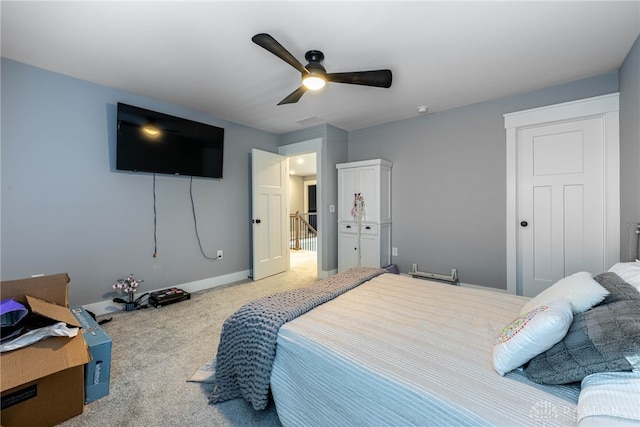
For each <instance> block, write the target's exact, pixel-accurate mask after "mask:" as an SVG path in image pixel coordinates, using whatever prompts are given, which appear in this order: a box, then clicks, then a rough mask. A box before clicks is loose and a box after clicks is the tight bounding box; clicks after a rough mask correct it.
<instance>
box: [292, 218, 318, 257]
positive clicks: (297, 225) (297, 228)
mask: <svg viewBox="0 0 640 427" xmlns="http://www.w3.org/2000/svg"><path fill="white" fill-rule="evenodd" d="M289 218H290V219H293V220H294V226H293V234H294V242H295V245H294V247H293V248H292V249H295V250H300V249H301V248H300V235H301V234H302V230H301V229H302V227H303V226H304V227H305V228H306V229H307V231H308V232H309V233H311V234H312V235H313V236H314V237H315V236H317V235H318V231H317V230H316V229H315V228H313V226H312V225H311V224H309V222H308V221H307V220H306V219H305V218H304V217H303V216H302V215H300V211H296V213H294V214H289Z"/></svg>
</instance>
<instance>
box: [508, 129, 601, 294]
mask: <svg viewBox="0 0 640 427" xmlns="http://www.w3.org/2000/svg"><path fill="white" fill-rule="evenodd" d="M519 132H520V134H519V138H518V146H517V152H518V182H519V184H518V195H519V198H518V202H519V206H518V214H519V221H520V223H519V242H520V250H519V254H520V266H521V268H520V272H521V276H522V277H521V283H522V294H523V295H524V296H535V295H537V294H539V293H540V292H541V291H543V290H544V289H546V288H548V287H549V286H551V285H552V284H553V283H555V282H556V281H558V280H559V279H561V278H563V277H565V276H568V275H570V274H573V273H576V272H578V271H589V272H592V273H593V274H598V273H600V272H602V271H605V241H604V236H605V222H604V157H603V156H604V132H603V120H602V118H601V117H597V118H588V119H583V120H573V121H569V122H564V123H557V124H549V125H543V126H535V127H531V128H524V129H521V130H520V131H519Z"/></svg>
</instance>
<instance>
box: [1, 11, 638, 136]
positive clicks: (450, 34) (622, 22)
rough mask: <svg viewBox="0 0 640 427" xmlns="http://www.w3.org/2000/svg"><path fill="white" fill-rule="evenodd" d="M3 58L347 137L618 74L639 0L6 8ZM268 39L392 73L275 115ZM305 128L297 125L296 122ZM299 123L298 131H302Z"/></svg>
mask: <svg viewBox="0 0 640 427" xmlns="http://www.w3.org/2000/svg"><path fill="white" fill-rule="evenodd" d="M1 7H2V9H1V19H2V28H1V30H2V46H1V49H2V56H5V57H7V58H11V59H14V60H17V61H20V62H24V63H27V64H31V65H35V66H37V67H41V68H44V69H47V70H52V71H56V72H59V73H63V74H66V75H69V76H73V77H77V78H80V79H85V80H89V81H92V82H96V83H99V84H103V85H107V86H110V87H114V88H119V89H124V90H127V91H131V92H134V93H138V94H141V95H144V96H148V97H151V98H155V99H159V100H163V101H166V102H169V103H172V104H177V105H181V106H184V107H188V108H191V109H194V110H197V111H201V112H204V113H207V114H210V115H212V116H215V117H218V118H221V119H225V120H230V121H233V122H237V123H241V124H245V125H248V126H251V127H255V128H259V129H264V130H266V131H270V132H274V133H285V132H289V131H295V130H300V129H303V128H305V127H310V126H315V125H317V124H319V123H329V124H331V125H334V126H336V127H338V128H341V129H344V130H346V131H353V130H356V129H360V128H365V127H369V126H372V125H376V124H380V123H385V122H390V121H395V120H401V119H406V118H410V117H415V116H417V115H419V113H418V112H417V111H416V109H417V107H418V106H422V105H425V106H428V107H429V112H430V113H434V112H438V111H443V110H447V109H451V108H455V107H458V106H462V105H466V104H472V103H476V102H480V101H484V100H488V99H494V98H500V97H504V96H509V95H513V94H517V93H523V92H527V91H531V90H534V89H537V88H542V87H547V86H551V85H556V84H560V83H565V82H569V81H573V80H577V79H582V78H585V77H590V76H595V75H599V74H603V73H607V72H610V71H614V70H616V69H618V68H619V66H620V65H621V63H622V61H623V60H624V58H625V55H626V54H627V52H628V51H629V49H630V48H631V46H632V44H633V42H634V41H635V39H636V38H637V37H638V34H639V33H640V1H623V2H614V1H603V2H594V1H555V2H550V1H534V2H524V1H510V2H507V1H497V2H484V1H472V2H459V1H449V2H435V1H411V2H400V1H390V2H381V1H355V2H339V1H325V2H309V1H282V2H273V1H259V2H248V1H233V2H221V1H198V2H183V1H165V2H150V1H142V2H123V1H114V2H94V1H82V2H79V1H75V2H57V1H44V2H30V1H15V2H14V1H6V0H5V1H2V5H1ZM261 32H266V33H269V34H271V35H272V36H273V37H275V38H276V39H277V40H278V41H279V42H280V43H281V44H282V45H283V46H284V47H285V48H287V49H288V50H289V52H291V53H292V54H293V55H294V56H295V57H296V58H298V59H299V60H300V62H302V63H303V64H304V63H305V61H304V54H305V52H306V51H307V50H311V49H317V50H321V51H323V52H324V54H325V60H324V62H323V65H324V66H325V68H326V69H327V71H328V72H343V71H361V70H370V69H381V68H389V69H391V70H392V71H393V84H392V86H391V88H389V89H382V88H371V87H363V86H356V85H347V84H338V83H330V84H329V85H328V86H327V87H326V88H325V89H323V90H322V91H320V92H319V93H310V92H307V93H306V94H305V95H304V96H303V97H302V99H301V100H300V102H298V103H296V104H289V105H282V106H276V104H277V103H278V102H279V101H280V100H282V99H283V98H284V97H285V96H287V95H288V94H289V93H291V92H292V91H293V90H295V89H296V88H297V87H298V86H299V85H300V75H299V73H298V72H297V71H296V70H295V69H294V68H292V67H291V66H289V65H288V64H287V63H285V62H284V61H282V60H280V59H278V58H277V57H275V56H274V55H272V54H270V53H269V52H267V51H266V50H264V49H262V48H261V47H259V46H257V45H256V44H254V43H253V42H251V37H252V36H253V35H254V34H257V33H261ZM305 119H306V120H305ZM301 120H303V122H304V123H306V124H301V123H299V121H301Z"/></svg>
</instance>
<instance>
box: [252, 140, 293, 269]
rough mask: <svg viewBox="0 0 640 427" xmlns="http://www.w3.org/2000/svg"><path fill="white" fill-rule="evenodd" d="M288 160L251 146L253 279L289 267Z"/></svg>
mask: <svg viewBox="0 0 640 427" xmlns="http://www.w3.org/2000/svg"><path fill="white" fill-rule="evenodd" d="M286 163H287V162H286V158H285V157H284V156H280V155H278V154H274V153H268V152H266V151H261V150H256V149H253V150H251V172H252V203H253V209H252V211H253V212H252V213H253V219H252V222H253V224H252V227H253V231H252V237H253V280H259V279H262V278H264V277H268V276H272V275H274V274H277V273H281V272H283V271H285V270H286V269H287V260H288V250H289V249H288V245H287V237H288V235H287V234H288V228H287V221H288V216H289V215H288V212H287V197H288V191H287V170H286V169H287V165H286Z"/></svg>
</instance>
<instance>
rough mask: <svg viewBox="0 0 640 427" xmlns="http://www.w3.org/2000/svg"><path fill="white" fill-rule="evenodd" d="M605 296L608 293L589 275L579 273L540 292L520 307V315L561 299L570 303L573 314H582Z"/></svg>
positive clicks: (583, 272)
mask: <svg viewBox="0 0 640 427" xmlns="http://www.w3.org/2000/svg"><path fill="white" fill-rule="evenodd" d="M607 295H609V291H607V290H606V289H605V288H603V287H602V286H600V284H598V282H596V281H595V280H593V276H592V275H591V273H588V272H586V271H581V272H579V273H574V274H572V275H571V276H567V277H565V278H563V279H560V280H558V281H557V282H556V283H554V284H553V285H552V286H550V287H549V288H547V289H545V290H544V291H542V292H540V293H539V294H538V295H536V296H535V297H533V298H532V299H531V300H530V301H529V302H527V303H526V304H525V305H524V307H522V310H520V314H524V313H527V312H528V311H531V310H533V309H534V308H536V307H539V306H541V305H544V304H549V303H550V302H553V301H557V300H561V299H568V300H569V301H571V306H572V307H573V314H577V313H582V312H583V311H586V310H589V309H590V308H591V307H593V306H594V305H596V304H598V303H599V302H601V301H602V300H603V299H604V297H606V296H607Z"/></svg>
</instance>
